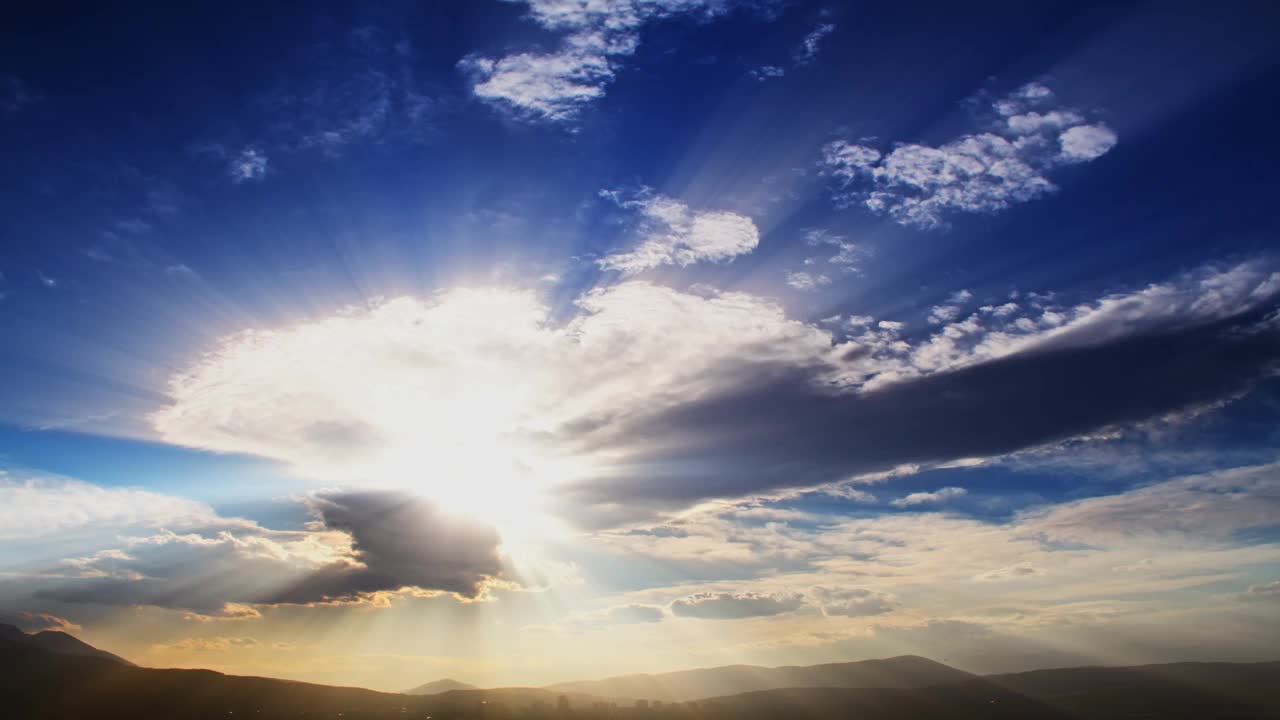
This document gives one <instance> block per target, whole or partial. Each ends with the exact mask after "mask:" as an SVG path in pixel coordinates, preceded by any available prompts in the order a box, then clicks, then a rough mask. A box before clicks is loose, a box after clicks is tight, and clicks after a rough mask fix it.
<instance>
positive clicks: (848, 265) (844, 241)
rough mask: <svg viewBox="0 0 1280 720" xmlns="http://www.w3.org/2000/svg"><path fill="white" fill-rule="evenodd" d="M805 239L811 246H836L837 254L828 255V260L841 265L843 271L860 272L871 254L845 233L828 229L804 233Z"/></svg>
mask: <svg viewBox="0 0 1280 720" xmlns="http://www.w3.org/2000/svg"><path fill="white" fill-rule="evenodd" d="M804 241H805V243H806V244H807V245H808V246H809V247H814V248H821V247H833V248H835V249H836V252H835V254H834V255H831V256H830V257H828V258H827V262H828V263H830V264H832V265H838V266H840V272H842V273H856V272H858V271H859V270H860V269H861V268H860V265H861V263H862V261H863V260H864V259H865V258H866V257H867V256H868V255H869V254H870V252H869V251H868V250H866V249H865V248H863V247H862V246H861V245H858V244H857V243H855V242H851V241H849V239H848V238H846V237H844V236H843V235H836V234H835V233H832V232H830V231H828V230H821V229H818V230H810V231H808V232H806V233H805V234H804ZM815 260H816V258H815ZM806 263H808V261H807V260H806Z"/></svg>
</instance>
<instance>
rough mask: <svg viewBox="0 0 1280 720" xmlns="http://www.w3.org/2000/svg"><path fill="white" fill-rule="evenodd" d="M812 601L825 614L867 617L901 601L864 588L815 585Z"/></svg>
mask: <svg viewBox="0 0 1280 720" xmlns="http://www.w3.org/2000/svg"><path fill="white" fill-rule="evenodd" d="M812 595H813V602H814V604H815V605H817V606H818V607H820V608H822V613H823V614H824V615H827V616H839V617H869V616H872V615H883V614H885V613H889V612H893V611H894V610H896V609H898V607H899V606H900V605H901V603H899V602H898V599H897V598H895V597H894V596H892V595H889V594H887V593H882V592H875V591H872V590H867V589H865V588H844V589H832V588H823V587H817V588H814V589H813V591H812Z"/></svg>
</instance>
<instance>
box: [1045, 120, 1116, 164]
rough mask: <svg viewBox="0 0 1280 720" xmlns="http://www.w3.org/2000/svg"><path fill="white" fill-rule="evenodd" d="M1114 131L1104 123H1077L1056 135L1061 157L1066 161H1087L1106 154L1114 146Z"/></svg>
mask: <svg viewBox="0 0 1280 720" xmlns="http://www.w3.org/2000/svg"><path fill="white" fill-rule="evenodd" d="M1116 140H1117V138H1116V133H1115V131H1114V130H1112V129H1111V128H1109V127H1107V126H1106V125H1077V126H1075V127H1072V128H1067V129H1066V130H1064V131H1063V132H1062V134H1061V135H1059V136H1058V142H1059V143H1060V144H1061V145H1062V158H1063V159H1064V160H1066V161H1067V162H1088V161H1090V160H1094V159H1097V158H1100V157H1102V156H1103V155H1105V154H1107V153H1108V152H1109V151H1110V150H1111V148H1113V147H1115V146H1116Z"/></svg>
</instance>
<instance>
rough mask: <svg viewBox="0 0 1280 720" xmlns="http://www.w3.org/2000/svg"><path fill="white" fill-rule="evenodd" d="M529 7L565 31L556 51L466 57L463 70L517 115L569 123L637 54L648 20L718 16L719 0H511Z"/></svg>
mask: <svg viewBox="0 0 1280 720" xmlns="http://www.w3.org/2000/svg"><path fill="white" fill-rule="evenodd" d="M513 1H523V2H524V3H525V4H527V5H528V6H529V18H530V19H531V20H533V21H534V22H535V23H537V24H538V25H540V26H541V27H543V28H545V29H547V30H550V31H553V32H559V33H563V35H562V36H561V40H560V46H559V48H558V49H556V50H555V51H552V52H540V51H532V52H522V53H515V54H511V55H506V56H503V57H498V58H492V57H486V56H483V55H479V54H472V55H468V56H467V57H465V58H463V59H462V61H461V62H459V68H461V69H462V71H463V72H464V73H465V74H466V75H467V76H468V78H469V79H470V82H471V91H472V93H473V94H474V95H475V96H476V97H477V98H479V99H481V100H483V101H486V102H488V103H491V104H493V105H495V106H497V107H499V108H501V109H503V110H505V111H507V112H509V113H511V114H512V115H513V116H515V117H517V118H520V119H524V120H532V121H541V122H551V123H565V122H570V121H572V120H574V119H575V118H576V117H577V116H578V114H579V113H580V112H581V111H582V109H583V107H585V106H586V105H588V104H589V103H591V102H592V101H595V100H598V99H599V98H601V97H604V94H605V89H606V88H607V87H608V86H609V85H610V84H611V83H612V82H613V80H614V78H615V77H616V75H617V72H618V69H619V64H620V62H621V61H622V59H624V58H626V57H628V56H630V55H633V54H635V51H636V48H637V47H639V45H640V31H641V29H642V28H643V26H644V25H645V24H646V23H648V22H650V21H652V20H657V19H660V18H666V17H671V16H674V15H682V14H687V15H697V16H701V17H712V16H716V15H719V14H722V13H724V12H725V11H726V10H727V8H728V4H727V3H725V2H721V0H607V1H591V2H580V1H578V0H513Z"/></svg>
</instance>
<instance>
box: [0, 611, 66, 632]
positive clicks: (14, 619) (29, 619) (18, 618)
mask: <svg viewBox="0 0 1280 720" xmlns="http://www.w3.org/2000/svg"><path fill="white" fill-rule="evenodd" d="M0 623H3V624H5V625H13V626H15V627H17V628H19V629H21V630H22V631H23V632H27V633H38V632H44V631H46V630H55V631H57V632H65V633H74V632H80V631H81V630H83V629H84V628H82V627H80V626H79V625H77V624H75V623H73V622H71V621H70V620H68V619H66V618H62V617H58V616H57V615H50V614H48V613H33V612H17V613H7V612H0Z"/></svg>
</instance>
